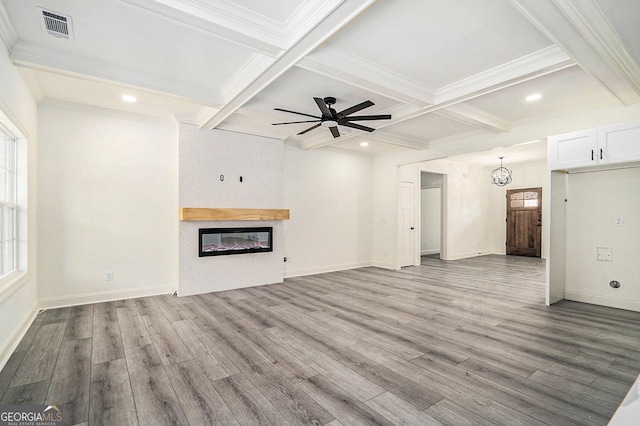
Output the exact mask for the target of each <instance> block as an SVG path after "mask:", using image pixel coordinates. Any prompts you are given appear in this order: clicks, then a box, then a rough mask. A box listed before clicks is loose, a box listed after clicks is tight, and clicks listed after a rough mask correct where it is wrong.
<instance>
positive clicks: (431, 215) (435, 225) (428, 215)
mask: <svg viewBox="0 0 640 426" xmlns="http://www.w3.org/2000/svg"><path fill="white" fill-rule="evenodd" d="M443 185H444V177H443V175H441V174H438V173H429V172H421V173H420V257H421V259H422V258H425V257H433V258H437V259H442V258H443V257H442V256H443V250H442V192H443Z"/></svg>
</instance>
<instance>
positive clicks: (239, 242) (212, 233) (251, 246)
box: [199, 227, 273, 257]
mask: <svg viewBox="0 0 640 426" xmlns="http://www.w3.org/2000/svg"><path fill="white" fill-rule="evenodd" d="M199 246H200V247H199V249H200V254H199V255H200V257H203V256H220V255H226V254H242V253H259V252H263V251H273V228H271V227H263V228H206V229H200V244H199Z"/></svg>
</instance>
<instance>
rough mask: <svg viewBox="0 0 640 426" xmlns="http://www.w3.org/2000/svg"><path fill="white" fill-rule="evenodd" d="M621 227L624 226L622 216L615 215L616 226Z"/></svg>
mask: <svg viewBox="0 0 640 426" xmlns="http://www.w3.org/2000/svg"><path fill="white" fill-rule="evenodd" d="M622 227H624V218H623V217H616V228H622Z"/></svg>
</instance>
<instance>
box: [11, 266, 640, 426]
mask: <svg viewBox="0 0 640 426" xmlns="http://www.w3.org/2000/svg"><path fill="white" fill-rule="evenodd" d="M639 348H640V313H636V312H630V311H623V310H617V309H611V308H605V307H601V306H594V305H587V304H581V303H575V302H568V301H563V302H561V303H558V304H556V305H554V306H551V307H546V306H544V261H543V260H540V259H535V258H523V257H512V256H481V257H476V258H472V259H464V260H458V261H448V262H445V261H441V260H439V259H437V258H433V257H429V258H423V264H422V265H421V266H415V267H408V268H403V269H402V270H400V271H389V270H382V269H377V268H363V269H357V270H349V271H341V272H334V273H327V274H321V275H314V276H308V277H300V278H292V279H287V280H285V282H284V283H283V284H276V285H270V286H263V287H254V288H248V289H241V290H232V291H226V292H221V293H211V294H205V295H199V296H191V297H185V298H178V297H174V296H169V295H164V296H156V297H147V298H140V299H134V300H124V301H117V302H109V303H99V304H95V305H86V306H78V307H73V308H61V309H55V310H49V311H46V312H41V313H40V314H39V315H38V316H37V318H36V320H35V321H34V323H33V325H32V326H31V328H30V330H29V331H28V333H27V334H26V336H25V337H24V339H23V341H22V342H21V343H20V345H19V346H18V348H17V349H16V351H15V353H14V354H13V355H12V357H11V358H10V359H9V361H8V363H7V365H6V366H5V367H4V369H3V370H2V371H1V372H0V404H45V403H46V404H56V405H58V407H60V408H61V409H62V412H63V414H64V417H65V421H66V424H89V425H103V424H104V425H118V426H121V425H138V424H139V425H159V424H179V425H205V424H221V425H227V424H229V425H231V424H237V425H249V424H273V425H288V424H290V425H297V424H312V425H332V426H338V425H369V424H372V425H373V424H381V425H386V424H396V425H400V424H402V425H405V424H411V425H440V424H444V425H464V424H473V425H479V424H480V425H483V424H487V425H504V424H509V425H604V424H606V423H607V421H608V419H609V418H610V417H611V415H612V414H613V412H614V411H615V409H616V408H617V406H618V405H619V404H620V402H621V401H622V399H623V397H624V395H625V394H626V392H627V391H628V390H629V387H630V386H631V385H632V383H633V381H634V380H635V378H636V377H637V376H638V374H639V373H640V351H639V350H638V349H639Z"/></svg>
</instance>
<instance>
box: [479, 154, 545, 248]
mask: <svg viewBox="0 0 640 426" xmlns="http://www.w3.org/2000/svg"><path fill="white" fill-rule="evenodd" d="M505 166H507V167H508V168H509V169H510V170H511V171H512V172H513V174H512V176H513V181H512V182H511V183H510V184H509V185H507V186H502V187H501V186H497V185H493V184H489V188H490V189H489V192H488V194H487V196H488V197H489V206H488V207H489V209H490V211H489V212H488V215H487V224H486V225H487V226H488V227H489V235H490V247H489V251H490V252H491V253H495V254H505V253H506V247H505V242H506V241H507V226H506V222H505V221H506V218H507V198H506V195H507V190H509V189H520V188H523V189H524V188H542V199H543V200H544V198H545V194H546V191H547V190H548V188H547V163H546V162H545V161H536V162H531V163H516V164H505ZM495 168H496V166H494V167H486V168H485V169H484V174H485V175H486V179H485V180H486V182H487V183H488V182H489V176H490V173H491V170H493V169H495ZM542 207H543V215H542V238H543V239H544V230H545V228H546V226H547V221H548V218H547V212H546V211H545V210H544V205H543V206H542ZM542 257H543V258H545V257H546V253H545V244H544V241H542Z"/></svg>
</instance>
